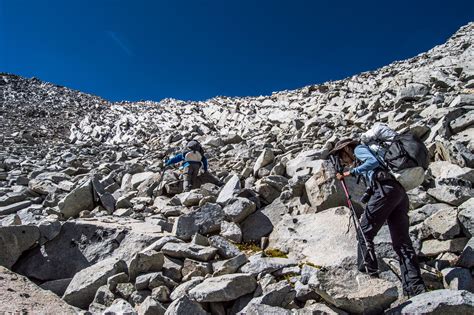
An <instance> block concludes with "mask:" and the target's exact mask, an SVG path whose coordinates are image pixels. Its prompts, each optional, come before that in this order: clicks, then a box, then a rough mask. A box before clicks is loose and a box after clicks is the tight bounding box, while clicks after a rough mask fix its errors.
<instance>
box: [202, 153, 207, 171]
mask: <svg viewBox="0 0 474 315" xmlns="http://www.w3.org/2000/svg"><path fill="white" fill-rule="evenodd" d="M207 168H208V164H207V158H206V156H205V155H203V156H202V169H203V170H204V172H207Z"/></svg>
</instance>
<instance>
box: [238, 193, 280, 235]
mask: <svg viewBox="0 0 474 315" xmlns="http://www.w3.org/2000/svg"><path fill="white" fill-rule="evenodd" d="M286 213H288V208H287V207H286V206H285V205H284V204H283V202H282V201H281V200H280V199H279V198H277V199H275V200H274V201H273V202H272V203H271V204H270V205H268V206H266V207H264V208H262V209H259V210H257V211H256V212H254V213H252V214H251V215H249V216H248V217H247V218H246V219H245V220H244V221H242V223H241V225H240V226H241V229H242V239H243V241H244V242H246V243H248V242H257V243H258V242H260V239H261V238H262V237H263V236H267V235H268V234H270V233H271V232H272V231H273V228H274V226H276V225H277V224H278V222H280V220H281V217H282V216H283V215H284V214H286Z"/></svg>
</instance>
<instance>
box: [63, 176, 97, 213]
mask: <svg viewBox="0 0 474 315" xmlns="http://www.w3.org/2000/svg"><path fill="white" fill-rule="evenodd" d="M58 207H59V211H60V212H61V213H62V214H63V216H64V218H65V219H68V218H70V217H76V216H78V215H79V212H81V211H82V210H92V209H94V199H93V194H92V182H91V181H90V180H87V181H86V182H85V183H83V184H82V185H81V186H79V187H77V188H75V189H74V190H73V191H71V192H70V193H69V194H67V195H66V196H65V197H64V198H63V199H62V200H61V201H60V202H59V203H58Z"/></svg>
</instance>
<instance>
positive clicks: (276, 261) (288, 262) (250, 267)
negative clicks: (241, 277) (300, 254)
mask: <svg viewBox="0 0 474 315" xmlns="http://www.w3.org/2000/svg"><path fill="white" fill-rule="evenodd" d="M296 265H297V262H296V261H295V260H293V259H288V258H280V257H262V255H261V254H260V253H258V254H255V255H253V256H250V257H249V262H248V263H247V264H245V265H243V266H242V267H241V268H240V271H241V272H244V273H250V274H253V275H258V274H259V273H261V272H263V273H272V272H274V271H277V270H279V269H282V268H285V267H291V266H296Z"/></svg>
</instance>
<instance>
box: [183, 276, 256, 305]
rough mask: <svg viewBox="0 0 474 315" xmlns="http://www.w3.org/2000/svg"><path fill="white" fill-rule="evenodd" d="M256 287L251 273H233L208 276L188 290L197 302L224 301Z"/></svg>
mask: <svg viewBox="0 0 474 315" xmlns="http://www.w3.org/2000/svg"><path fill="white" fill-rule="evenodd" d="M256 288H257V281H256V280H255V277H254V276H253V275H251V274H245V273H235V274H230V275H223V276H218V277H214V278H208V279H206V280H204V281H203V282H202V283H200V284H198V285H197V286H195V287H194V288H193V289H191V290H190V291H189V296H190V297H191V298H192V299H194V300H196V301H198V302H226V301H232V300H235V299H237V298H239V297H241V296H243V295H245V294H248V293H252V292H253V291H255V289H256Z"/></svg>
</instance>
